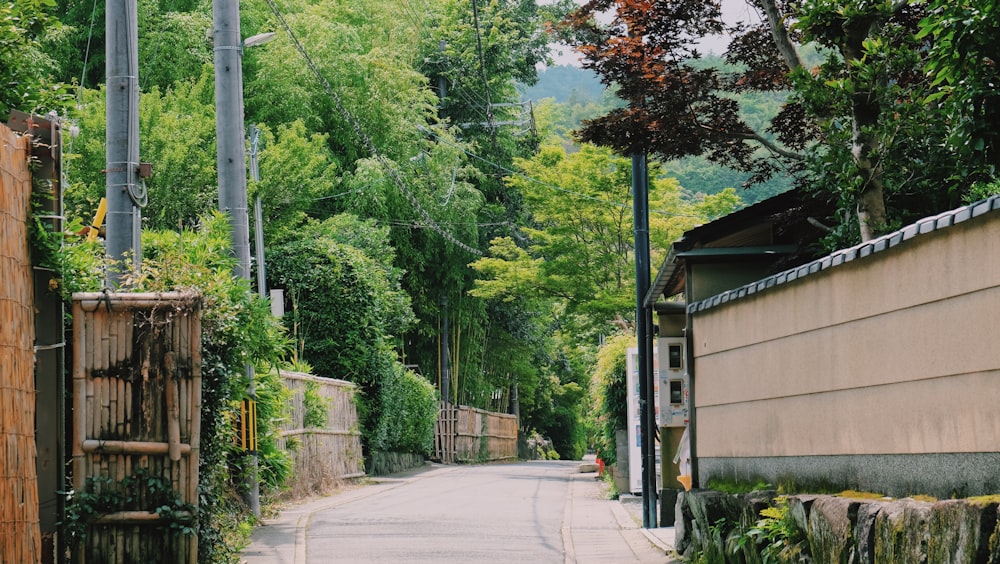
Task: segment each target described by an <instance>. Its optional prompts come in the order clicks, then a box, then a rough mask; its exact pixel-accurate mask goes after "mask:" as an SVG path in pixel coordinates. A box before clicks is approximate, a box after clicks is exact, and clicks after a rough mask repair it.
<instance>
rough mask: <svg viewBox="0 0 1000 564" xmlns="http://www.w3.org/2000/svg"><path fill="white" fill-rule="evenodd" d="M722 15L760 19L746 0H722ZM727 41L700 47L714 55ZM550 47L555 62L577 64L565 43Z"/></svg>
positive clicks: (713, 39) (733, 19) (543, 1)
mask: <svg viewBox="0 0 1000 564" xmlns="http://www.w3.org/2000/svg"><path fill="white" fill-rule="evenodd" d="M575 1H576V3H577V4H583V0H575ZM538 3H539V4H546V3H548V2H547V1H546V0H538ZM722 17H723V18H724V19H725V21H726V22H727V23H736V22H739V21H759V20H760V16H759V15H758V14H757V12H756V10H754V9H753V8H751V7H749V6H747V2H746V0H722ZM727 43H728V39H727V38H726V37H722V36H718V37H708V38H706V39H705V40H704V41H702V42H701V49H702V50H703V51H704V52H705V53H706V54H707V53H715V54H716V55H721V54H722V53H723V52H724V51H725V49H726V45H727ZM551 48H552V58H553V60H554V62H555V64H557V65H573V66H579V64H580V60H579V55H577V54H576V53H575V52H573V50H572V49H570V48H569V47H567V46H566V45H561V44H558V43H553V44H551Z"/></svg>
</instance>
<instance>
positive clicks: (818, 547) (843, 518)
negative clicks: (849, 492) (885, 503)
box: [808, 496, 860, 564]
mask: <svg viewBox="0 0 1000 564" xmlns="http://www.w3.org/2000/svg"><path fill="white" fill-rule="evenodd" d="M859 505H860V502H858V501H857V500H853V499H848V498H843V497H833V496H824V497H821V498H818V499H816V500H815V502H813V504H812V510H811V511H810V512H809V529H808V531H809V534H808V538H809V549H810V551H811V552H812V555H813V559H814V560H815V561H816V562H829V563H830V564H835V563H841V564H847V563H848V562H853V561H854V556H853V554H854V542H853V537H854V535H853V532H854V525H853V522H852V519H853V518H854V517H855V516H856V515H857V511H858V506H859Z"/></svg>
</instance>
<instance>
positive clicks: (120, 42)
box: [104, 0, 139, 285]
mask: <svg viewBox="0 0 1000 564" xmlns="http://www.w3.org/2000/svg"><path fill="white" fill-rule="evenodd" d="M136 10H137V2H136V0H109V1H108V3H107V7H106V9H105V10H104V12H105V17H104V19H105V25H106V34H107V41H106V42H105V45H106V46H105V54H106V58H107V61H106V63H105V67H104V68H105V73H106V82H107V106H106V112H107V129H106V132H105V136H106V137H105V141H106V145H107V152H106V161H105V163H106V168H105V172H106V174H107V176H106V177H105V182H106V188H105V196H106V198H107V204H108V212H107V223H106V225H107V231H106V233H105V243H106V253H107V256H108V258H110V259H112V260H115V261H119V262H120V263H121V268H116V269H114V271H113V272H111V273H110V274H109V283H111V284H112V285H116V284H117V282H118V281H119V280H120V279H121V276H122V274H124V273H125V272H127V271H129V270H131V268H130V267H132V268H134V267H136V266H137V265H138V262H137V261H136V256H135V255H136V254H137V253H134V251H135V249H136V248H138V247H133V229H134V227H133V225H134V223H135V219H134V213H135V209H136V206H135V202H133V198H134V197H136V195H137V194H138V187H137V185H136V177H137V176H138V173H139V20H138V15H137V11H136Z"/></svg>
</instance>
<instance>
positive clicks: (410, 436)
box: [373, 364, 438, 455]
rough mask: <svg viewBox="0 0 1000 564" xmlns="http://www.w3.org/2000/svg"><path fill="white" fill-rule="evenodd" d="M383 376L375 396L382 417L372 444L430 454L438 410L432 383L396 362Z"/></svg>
mask: <svg viewBox="0 0 1000 564" xmlns="http://www.w3.org/2000/svg"><path fill="white" fill-rule="evenodd" d="M387 376H388V377H387V378H386V380H385V381H384V382H383V383H382V390H381V392H382V393H381V397H380V398H379V400H380V401H379V403H380V405H381V408H382V417H381V418H380V419H379V421H378V426H377V428H376V429H375V438H374V440H373V444H374V446H375V448H377V449H379V450H385V451H396V452H410V453H414V454H423V455H430V453H431V451H432V450H433V448H434V423H435V422H436V421H437V414H438V404H437V395H436V393H435V391H434V387H433V386H431V384H430V382H428V381H427V380H426V379H424V378H423V377H421V376H419V375H417V374H416V373H415V372H413V371H412V370H406V369H405V368H403V367H402V366H401V365H399V364H395V365H393V368H392V370H390V371H389V373H388V374H387Z"/></svg>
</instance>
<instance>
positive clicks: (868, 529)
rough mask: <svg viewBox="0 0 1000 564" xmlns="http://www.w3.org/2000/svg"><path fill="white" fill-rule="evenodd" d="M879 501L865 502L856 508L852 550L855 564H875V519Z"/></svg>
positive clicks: (879, 508) (879, 506) (880, 504)
mask: <svg viewBox="0 0 1000 564" xmlns="http://www.w3.org/2000/svg"><path fill="white" fill-rule="evenodd" d="M883 505H885V504H884V503H883V502H880V501H866V502H862V503H861V504H860V505H859V506H858V515H857V517H856V518H855V519H854V549H855V557H856V562H857V564H875V519H876V517H878V514H879V512H880V511H882V506H883Z"/></svg>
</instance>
